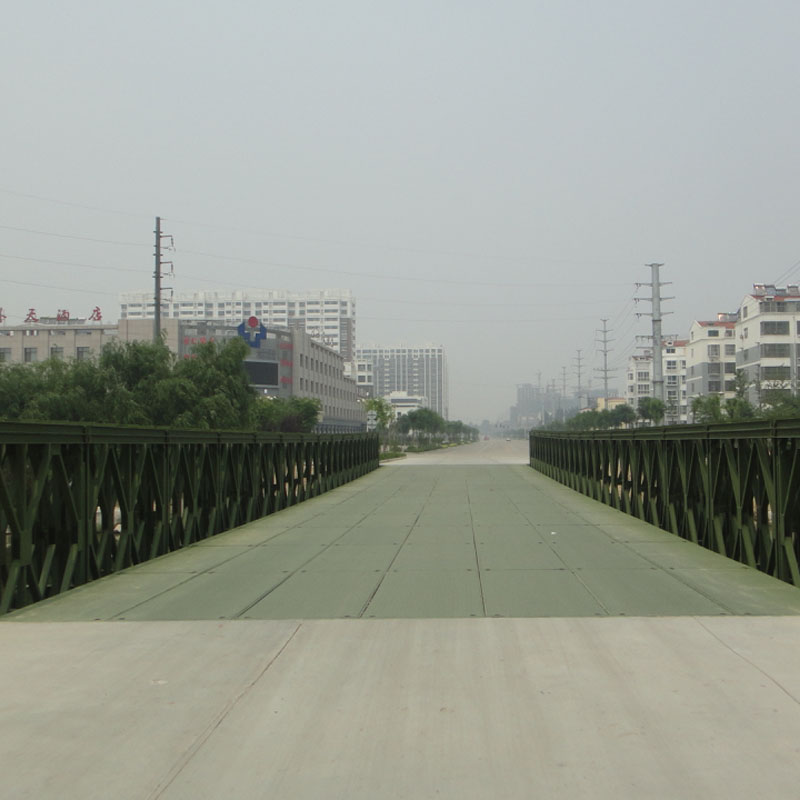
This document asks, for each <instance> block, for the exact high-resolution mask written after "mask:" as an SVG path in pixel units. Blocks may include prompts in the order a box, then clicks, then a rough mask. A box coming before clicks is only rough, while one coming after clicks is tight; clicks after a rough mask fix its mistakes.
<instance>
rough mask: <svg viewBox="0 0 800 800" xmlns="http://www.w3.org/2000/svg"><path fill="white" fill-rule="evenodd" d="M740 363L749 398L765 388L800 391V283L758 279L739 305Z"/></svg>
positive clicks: (758, 395)
mask: <svg viewBox="0 0 800 800" xmlns="http://www.w3.org/2000/svg"><path fill="white" fill-rule="evenodd" d="M736 342H737V352H736V366H737V368H738V369H741V370H742V371H743V372H744V376H745V379H746V380H747V382H748V399H749V400H750V402H751V403H755V404H757V403H759V402H760V400H761V394H762V392H763V391H765V390H775V389H778V390H782V391H787V392H792V393H793V394H796V393H797V391H798V388H800V386H798V366H799V364H800V287H798V286H797V285H796V284H790V285H788V286H786V287H778V286H775V285H773V284H768V283H757V284H755V285H754V286H753V291H752V292H751V293H750V294H748V295H746V296H745V298H744V299H743V300H742V303H741V306H740V307H739V315H738V320H737V323H736Z"/></svg>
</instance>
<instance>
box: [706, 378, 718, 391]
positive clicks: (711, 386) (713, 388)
mask: <svg viewBox="0 0 800 800" xmlns="http://www.w3.org/2000/svg"><path fill="white" fill-rule="evenodd" d="M720 386H721V384H720V382H719V381H709V382H708V391H709V392H719V391H721V389H720Z"/></svg>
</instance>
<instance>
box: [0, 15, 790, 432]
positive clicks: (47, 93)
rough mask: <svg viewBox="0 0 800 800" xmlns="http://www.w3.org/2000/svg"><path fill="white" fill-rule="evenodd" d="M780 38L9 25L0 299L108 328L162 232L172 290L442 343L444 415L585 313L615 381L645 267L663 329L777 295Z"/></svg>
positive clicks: (479, 402)
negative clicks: (352, 313)
mask: <svg viewBox="0 0 800 800" xmlns="http://www.w3.org/2000/svg"><path fill="white" fill-rule="evenodd" d="M799 36H800V3H798V2H797V0H787V1H786V2H784V1H783V0H762V1H761V2H755V0H753V2H737V0H724V2H703V1H702V0H691V2H684V1H682V0H677V1H676V0H665V1H664V2H648V0H602V1H601V0H595V1H594V2H587V1H584V2H576V1H573V0H549V1H548V2H541V1H538V2H537V0H525V1H524V2H523V1H520V2H516V1H514V2H512V1H510V0H509V1H507V2H503V0H494V1H493V2H491V3H490V2H488V0H486V1H485V2H473V1H472V0H460V2H455V0H448V1H445V0H440V1H439V2H437V0H427V1H426V2H416V1H415V0H411V1H409V0H404V2H402V3H400V2H396V3H394V2H388V1H386V0H384V2H376V1H375V0H372V2H352V1H351V0H338V2H335V3H333V2H302V0H292V2H268V1H267V0H262V1H261V2H247V3H244V2H230V1H229V2H226V3H224V4H223V3H207V2H202V1H201V2H198V0H193V1H192V2H190V0H176V1H174V2H170V0H159V2H151V1H150V0H139V2H136V3H131V2H124V3H123V2H114V1H113V0H102V2H100V1H99V0H98V1H96V2H90V1H88V0H75V1H74V2H72V3H64V2H62V1H61V0H59V1H58V2H38V0H29V2H26V3H15V4H10V5H7V7H6V8H5V9H4V14H3V25H2V29H1V30H0V67H2V74H3V76H4V81H3V82H4V91H3V98H4V111H5V113H4V114H3V123H2V125H0V145H1V146H0V153H2V163H3V169H2V175H0V212H1V213H0V241H2V246H0V307H3V308H4V309H5V313H6V314H7V315H8V323H19V322H21V321H22V319H23V318H24V315H25V312H26V311H27V309H28V307H30V306H34V307H36V309H37V311H38V312H39V314H46V315H50V314H55V312H56V310H57V309H58V308H67V309H69V310H70V312H71V313H72V315H73V316H79V315H85V314H87V313H88V312H89V311H90V310H91V309H92V308H93V307H94V306H95V305H99V306H101V308H102V309H103V313H104V317H105V318H106V319H116V318H117V316H118V314H119V301H118V293H119V292H120V291H129V290H133V291H145V290H150V289H151V286H152V269H153V266H152V265H153V262H152V250H153V247H152V230H153V219H154V217H155V216H156V215H160V216H162V217H163V218H164V223H163V225H164V230H165V231H166V232H168V233H171V234H174V236H175V244H176V248H177V250H176V252H175V253H174V254H173V260H174V264H175V272H176V275H175V278H174V279H173V280H172V281H170V282H171V284H172V286H173V287H174V288H175V290H193V289H214V288H220V289H228V288H249V287H263V288H274V289H295V290H299V289H320V288H336V287H343V288H350V289H352V290H353V291H354V293H355V295H356V299H357V311H358V326H357V340H358V343H359V344H360V345H366V344H370V343H378V344H386V345H399V344H407V345H416V344H424V343H427V342H435V343H441V344H443V345H444V346H445V347H446V349H447V353H448V357H449V365H450V377H451V381H450V396H451V402H450V408H451V416H452V417H454V418H462V419H465V420H471V421H480V420H481V419H483V418H489V419H491V420H495V419H498V418H500V417H504V416H505V415H507V412H508V407H509V406H510V405H511V404H513V403H514V401H515V385H516V384H517V383H524V382H533V383H535V382H536V381H537V380H538V379H539V374H541V381H542V384H547V383H549V382H550V381H552V380H553V379H556V380H557V381H558V384H559V386H560V383H561V374H562V367H564V366H566V367H568V370H569V384H570V386H573V385H574V384H575V374H574V364H575V359H576V355H577V351H578V350H579V349H580V350H581V355H582V359H583V382H584V385H585V383H586V382H587V379H588V378H589V377H590V376H591V372H592V370H593V369H594V368H596V367H599V366H600V365H601V359H600V357H599V355H598V354H597V351H596V348H597V345H596V344H595V330H596V329H598V328H600V327H601V322H600V320H601V318H604V317H605V318H608V319H609V327H610V328H612V329H613V332H612V333H611V334H610V336H611V337H612V338H614V339H615V341H614V342H613V343H612V345H611V346H612V347H613V348H614V351H613V352H612V353H611V354H610V360H611V363H612V365H614V366H618V367H624V364H625V362H626V359H627V356H628V354H629V353H630V352H631V351H632V348H633V345H634V339H633V337H634V335H635V334H644V333H647V330H648V326H649V320H647V319H646V318H642V319H637V318H636V317H635V316H634V314H635V311H636V310H637V309H636V308H635V307H634V303H633V302H632V300H631V298H632V297H633V296H634V295H635V294H636V291H635V286H634V284H635V283H636V282H637V281H640V282H643V281H648V280H649V270H647V269H646V268H645V267H644V264H646V263H648V262H651V261H659V262H664V263H665V266H664V267H663V269H662V279H663V280H665V281H672V282H673V285H672V286H669V287H666V288H665V290H664V293H665V294H666V295H674V296H675V299H674V300H672V301H669V302H667V303H665V305H664V308H665V310H668V311H672V312H674V313H673V315H672V316H669V317H666V319H665V322H664V330H665V332H677V333H680V334H685V333H686V332H687V331H688V326H689V324H690V323H691V321H692V320H693V319H697V318H701V319H706V318H710V317H713V316H714V315H715V314H716V313H717V312H718V311H727V310H735V309H736V308H737V307H738V304H739V302H740V300H741V299H742V297H743V296H744V294H745V293H746V292H747V291H748V290H749V289H750V288H751V286H752V284H753V283H754V282H770V281H778V280H780V283H782V284H784V283H786V282H787V281H789V282H791V280H792V279H794V280H795V281H797V280H798V279H800V241H798V231H799V230H800V228H799V227H798V220H799V219H800V215H799V214H798V210H799V209H798V204H799V203H798V198H799V197H800V192H799V191H798V189H799V188H800V180H798V179H799V178H800V175H799V174H798V173H799V172H800V169H799V166H798V165H799V161H798V152H799V150H798V131H800V102H799V101H800V97H798V95H799V94H800V92H799V91H798V89H800V86H799V84H800V63H798V62H799V61H800V58H798V53H799V52H800V47H798V37H799ZM23 229H25V230H23ZM55 234H59V235H58V236H56V235H55ZM69 237H75V238H69ZM648 291H649V290H647V289H645V288H642V289H640V290H639V292H638V294H639V295H640V296H646V295H647V292H648ZM638 310H639V311H648V310H649V304H648V303H640V304H639V307H638ZM616 374H617V376H618V378H619V381H618V382H619V385H620V386H622V385H623V379H624V369H622V368H620V369H619V370H618V371H617V373H616ZM598 381H599V378H597V377H595V378H594V382H595V385H597V383H598Z"/></svg>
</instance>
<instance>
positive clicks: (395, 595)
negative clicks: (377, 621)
mask: <svg viewBox="0 0 800 800" xmlns="http://www.w3.org/2000/svg"><path fill="white" fill-rule="evenodd" d="M364 616H365V617H368V618H370V617H376V618H398V619H399V618H415V619H419V618H447V617H483V616H485V614H484V610H483V602H482V599H481V587H480V580H479V578H478V573H477V571H476V570H472V571H467V570H447V569H438V570H437V569H423V570H398V571H397V572H390V573H389V574H388V575H387V576H386V578H385V580H384V581H383V582H382V583H381V585H380V588H379V589H378V591H377V592H376V594H375V597H374V598H373V599H372V602H371V603H370V604H369V607H368V608H367V609H366V611H365V612H364Z"/></svg>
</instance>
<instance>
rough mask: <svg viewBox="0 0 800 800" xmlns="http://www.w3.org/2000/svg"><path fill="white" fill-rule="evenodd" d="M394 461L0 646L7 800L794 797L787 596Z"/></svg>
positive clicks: (584, 518) (8, 634)
mask: <svg viewBox="0 0 800 800" xmlns="http://www.w3.org/2000/svg"><path fill="white" fill-rule="evenodd" d="M526 458H527V456H526V443H524V442H504V441H499V442H497V441H491V442H479V443H477V444H475V445H471V446H469V447H461V448H453V449H451V450H448V451H443V452H441V453H433V454H422V455H418V456H412V457H409V458H408V459H405V460H402V461H398V462H392V463H391V464H390V465H387V466H384V467H381V469H379V470H378V471H376V472H375V473H372V474H371V475H368V476H366V477H364V478H362V479H360V480H358V481H356V482H354V483H352V484H350V485H348V486H345V487H342V488H340V489H337V490H336V491H334V492H331V493H329V494H327V495H323V496H322V497H319V498H316V499H314V500H312V501H309V502H307V503H304V504H302V505H300V506H297V507H295V508H292V509H288V510H286V511H284V512H281V513H280V514H277V515H274V516H272V517H268V518H266V519H264V520H260V521H258V522H255V523H252V524H250V525H247V526H243V527H242V528H239V529H237V530H234V531H231V532H229V533H227V534H223V535H221V536H218V537H215V538H214V539H213V540H210V541H207V542H203V543H201V544H199V545H196V546H193V547H191V548H188V549H187V550H185V551H183V552H181V553H175V554H172V555H170V556H166V557H164V558H161V559H157V560H155V561H153V562H149V563H147V564H143V565H141V566H140V567H137V568H135V569H132V570H126V571H125V572H123V573H120V574H119V575H114V576H111V577H109V578H107V579H104V580H102V581H98V582H96V583H94V584H91V585H89V586H86V587H82V588H80V589H78V590H75V591H73V592H70V593H67V594H66V595H64V596H62V597H60V598H56V599H54V600H51V601H47V602H45V603H41V604H38V605H36V606H32V607H29V608H27V609H23V610H22V611H20V612H17V613H16V614H13V615H11V616H9V617H7V618H6V621H5V623H4V624H2V625H0V637H2V638H1V639H0V642H2V648H3V658H2V659H0V686H2V687H3V688H2V689H0V722H2V725H0V770H2V773H1V774H2V776H3V778H2V780H3V782H4V784H5V789H4V795H5V796H8V797H14V798H17V797H36V798H49V797H58V798H72V797H75V798H90V797H97V798H109V797H114V798H166V799H170V800H175V799H177V798H218V797H235V798H245V799H247V798H262V797H263V798H267V797H269V798H276V797H278V798H282V797H286V798H348V799H349V798H379V797H381V798H382V797H390V798H427V797H458V798H488V797H491V798H528V797H534V796H539V797H565V798H575V797H585V798H605V797H636V798H643V797H652V798H665V797H694V796H703V797H705V798H717V797H719V798H722V797H725V798H739V797H741V798H745V797H747V798H751V797H760V796H770V797H773V798H783V797H786V798H790V797H798V796H800V759H798V748H800V744H798V743H800V670H799V669H798V665H799V664H800V591H798V590H797V589H795V588H793V587H791V586H788V585H786V584H782V583H780V582H778V581H775V580H773V579H771V578H768V577H767V576H764V575H761V574H759V573H756V572H755V571H753V570H750V569H748V568H746V567H743V566H741V565H739V564H736V563H734V562H731V561H728V560H727V559H724V558H721V557H719V556H716V555H714V554H712V553H709V552H708V551H705V550H702V549H701V548H697V547H695V546H694V545H691V544H689V543H687V542H684V541H682V540H679V539H677V538H675V537H672V536H670V535H669V534H666V533H664V532H662V531H658V530H656V529H654V528H652V527H650V526H648V525H645V524H643V523H640V522H638V521H636V520H634V519H632V518H630V517H627V516H625V515H622V514H619V513H618V512H615V511H613V510H612V509H609V508H606V507H604V506H602V505H600V504H597V503H594V502H593V501H591V500H588V499H586V498H584V497H582V496H580V495H577V494H575V493H573V492H571V491H570V490H568V489H565V488H564V487H562V486H560V485H558V484H555V483H553V482H552V481H550V480H548V479H546V478H544V477H542V476H540V475H538V474H537V473H535V472H534V471H532V470H531V469H530V468H529V467H527V466H526V465H525V461H526Z"/></svg>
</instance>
